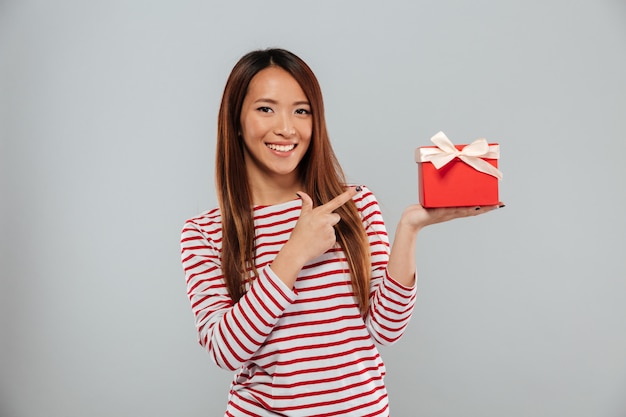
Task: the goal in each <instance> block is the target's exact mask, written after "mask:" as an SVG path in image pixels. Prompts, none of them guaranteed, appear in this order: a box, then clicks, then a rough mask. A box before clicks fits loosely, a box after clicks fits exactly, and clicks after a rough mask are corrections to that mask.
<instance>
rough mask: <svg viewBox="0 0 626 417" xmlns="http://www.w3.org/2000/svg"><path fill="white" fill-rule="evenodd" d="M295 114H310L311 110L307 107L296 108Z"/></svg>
mask: <svg viewBox="0 0 626 417" xmlns="http://www.w3.org/2000/svg"><path fill="white" fill-rule="evenodd" d="M296 114H311V111H310V110H308V109H298V110H296Z"/></svg>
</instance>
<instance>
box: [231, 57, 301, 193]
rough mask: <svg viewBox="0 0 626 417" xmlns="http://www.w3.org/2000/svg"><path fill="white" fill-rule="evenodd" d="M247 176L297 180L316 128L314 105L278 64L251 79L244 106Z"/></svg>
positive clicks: (264, 178) (243, 123) (241, 120)
mask: <svg viewBox="0 0 626 417" xmlns="http://www.w3.org/2000/svg"><path fill="white" fill-rule="evenodd" d="M240 122H241V135H242V136H243V140H244V144H245V153H244V154H245V162H246V170H247V173H248V178H250V179H252V178H254V179H255V180H261V179H263V180H268V181H276V180H278V181H281V182H283V181H284V180H288V181H289V180H291V181H297V180H298V178H297V175H298V173H297V170H296V168H297V167H298V164H299V163H300V161H301V160H302V158H303V157H304V154H305V153H306V151H307V149H308V148H309V143H310V141H311V133H312V130H313V116H312V115H311V106H310V104H309V101H308V99H307V97H306V95H305V94H304V91H302V88H301V87H300V85H299V84H298V82H297V81H296V80H295V78H293V77H292V76H291V75H290V74H289V73H288V72H286V71H285V70H283V69H282V68H279V67H268V68H265V69H264V70H262V71H260V72H258V73H257V74H256V75H255V76H254V77H253V78H252V80H251V81H250V85H249V86H248V92H247V93H246V96H245V98H244V101H243V105H242V107H241V119H240Z"/></svg>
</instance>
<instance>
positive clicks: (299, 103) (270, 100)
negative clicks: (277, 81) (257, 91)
mask: <svg viewBox="0 0 626 417" xmlns="http://www.w3.org/2000/svg"><path fill="white" fill-rule="evenodd" d="M254 102H255V103H269V104H278V101H277V100H274V99H273V98H265V97H261V98H259V99H257V100H255V101H254ZM293 104H294V105H296V106H302V105H306V106H310V105H311V103H309V100H298V101H294V102H293Z"/></svg>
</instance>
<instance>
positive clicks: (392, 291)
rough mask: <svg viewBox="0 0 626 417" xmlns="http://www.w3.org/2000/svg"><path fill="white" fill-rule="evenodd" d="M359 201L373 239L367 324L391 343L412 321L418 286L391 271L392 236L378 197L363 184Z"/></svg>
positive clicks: (376, 336) (373, 333)
mask: <svg viewBox="0 0 626 417" xmlns="http://www.w3.org/2000/svg"><path fill="white" fill-rule="evenodd" d="M357 205H358V206H359V210H360V212H361V216H362V218H363V224H364V226H365V230H366V232H367V236H368V239H369V242H370V249H371V257H372V275H371V281H370V308H369V311H368V313H367V315H366V317H365V324H366V326H367V329H368V331H369V332H370V334H371V336H372V337H373V338H374V340H375V341H376V342H377V343H379V344H381V345H391V344H393V343H395V342H396V341H398V340H399V339H400V337H401V336H402V334H403V333H404V329H405V328H406V326H407V325H408V324H409V320H410V318H411V314H412V312H413V308H414V306H415V300H416V296H417V289H416V286H412V287H407V286H404V285H402V284H400V283H398V282H397V281H395V280H394V279H393V278H392V277H391V276H390V275H389V272H388V270H387V264H388V263H389V253H390V245H389V236H388V234H387V230H386V228H385V223H384V220H383V217H382V213H381V210H380V207H379V205H378V202H377V200H376V197H375V196H374V195H373V194H372V192H371V191H370V190H368V189H367V188H364V190H363V194H362V199H361V200H360V202H358V203H357Z"/></svg>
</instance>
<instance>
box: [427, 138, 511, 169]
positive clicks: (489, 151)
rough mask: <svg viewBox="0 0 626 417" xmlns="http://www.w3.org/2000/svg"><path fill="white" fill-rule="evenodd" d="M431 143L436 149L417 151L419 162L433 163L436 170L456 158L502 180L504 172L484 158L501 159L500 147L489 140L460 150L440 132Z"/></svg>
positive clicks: (477, 141)
mask: <svg viewBox="0 0 626 417" xmlns="http://www.w3.org/2000/svg"><path fill="white" fill-rule="evenodd" d="M430 141H431V142H432V143H434V144H435V145H437V147H436V148H427V147H421V148H417V149H416V150H415V160H416V161H417V162H432V164H433V165H434V166H435V168H437V169H440V168H441V167H444V166H446V165H447V164H448V163H450V161H452V160H453V159H454V158H459V159H460V160H461V161H463V162H465V163H466V164H467V165H469V166H471V167H472V168H474V169H475V170H477V171H480V172H484V173H485V174H489V175H491V176H493V177H496V178H498V179H502V172H500V171H499V170H498V168H496V167H494V166H493V165H491V164H490V163H489V162H487V161H485V160H484V159H482V158H488V159H498V158H500V146H499V145H489V143H488V142H487V139H485V138H480V139H476V140H475V141H474V142H472V143H470V144H469V145H466V146H464V147H463V149H461V150H458V149H457V148H456V147H455V146H454V144H453V143H452V142H451V141H450V139H448V137H447V136H446V135H445V134H444V133H443V132H439V133H437V134H436V135H435V136H433V137H432V138H430Z"/></svg>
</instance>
